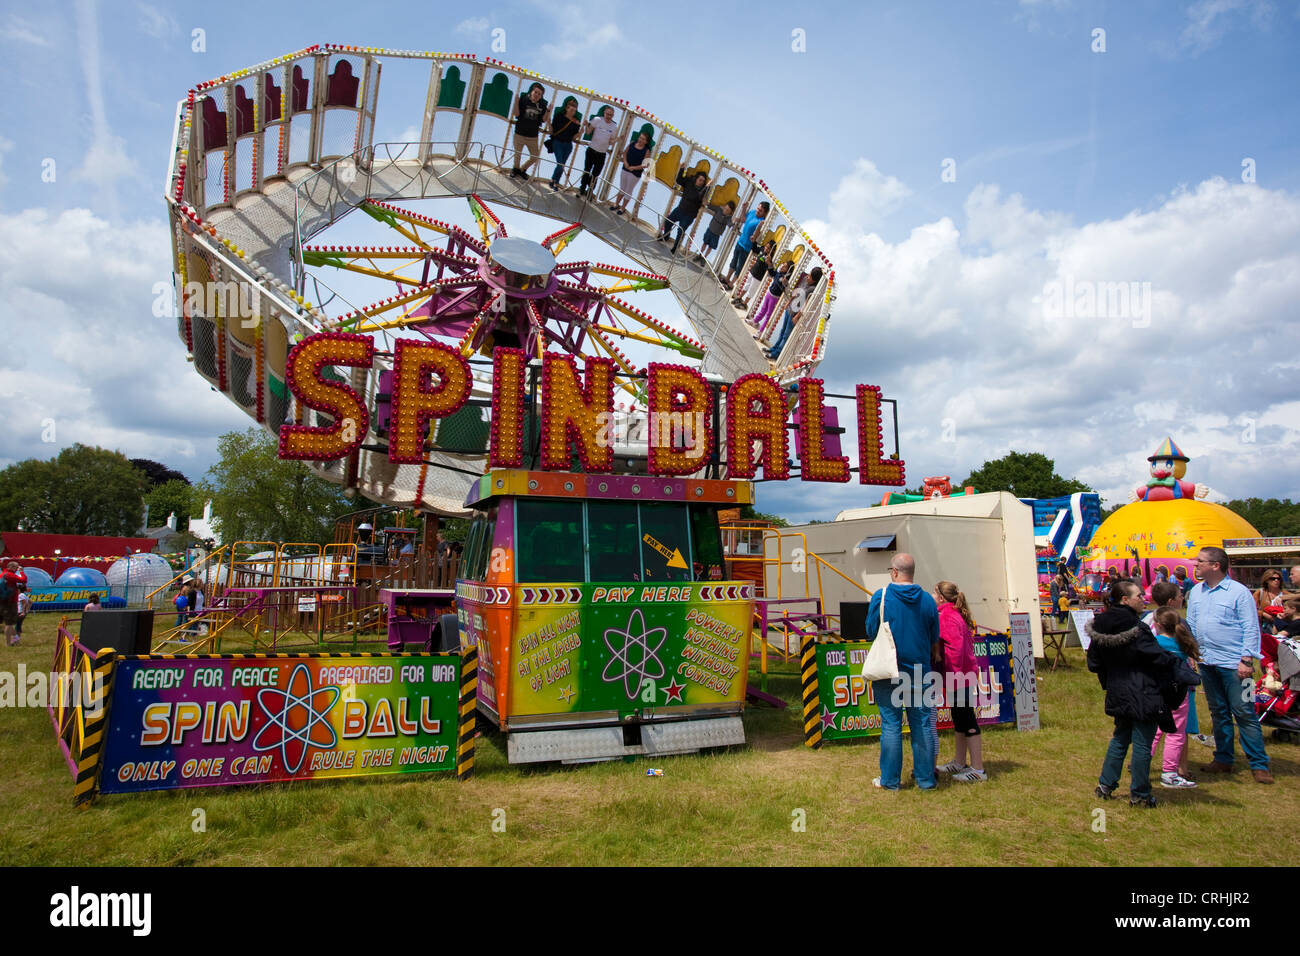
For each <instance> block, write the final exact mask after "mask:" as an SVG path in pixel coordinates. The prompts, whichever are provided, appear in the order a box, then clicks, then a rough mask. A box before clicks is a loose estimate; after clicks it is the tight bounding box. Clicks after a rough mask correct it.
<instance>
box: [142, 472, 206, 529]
mask: <svg viewBox="0 0 1300 956" xmlns="http://www.w3.org/2000/svg"><path fill="white" fill-rule="evenodd" d="M144 503H145V504H146V505H148V506H149V524H150V526H151V527H154V528H158V527H161V526H162V525H164V524H166V523H167V518H168V516H169V515H172V514H175V515H176V530H177V531H185V530H186V529H187V528H189V525H190V515H191V514H192V513H193V510H194V489H193V488H191V487H190V483H189V482H188V481H177V480H176V479H175V478H173V479H171V480H170V481H166V482H163V483H162V484H161V485H155V486H154V488H153V490H152V491H150V492H149V493H147V494H146V495H145V496H144Z"/></svg>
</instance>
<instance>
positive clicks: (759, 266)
mask: <svg viewBox="0 0 1300 956" xmlns="http://www.w3.org/2000/svg"><path fill="white" fill-rule="evenodd" d="M775 255H776V243H775V242H774V241H772V240H771V239H769V240H767V242H765V243H763V248H762V250H761V251H760V252H758V253H756V254H755V255H754V264H753V265H752V266H750V267H749V277H750V278H751V279H753V280H754V288H758V287H759V286H760V285H762V284H763V276H765V275H767V270H768V269H771V268H772V257H773V256H775ZM731 304H732V305H734V306H737V307H738V308H739V309H740V311H742V312H748V311H749V300H748V299H746V298H745V295H744V293H743V292H738V293H736V294H735V295H733V296H732V297H731Z"/></svg>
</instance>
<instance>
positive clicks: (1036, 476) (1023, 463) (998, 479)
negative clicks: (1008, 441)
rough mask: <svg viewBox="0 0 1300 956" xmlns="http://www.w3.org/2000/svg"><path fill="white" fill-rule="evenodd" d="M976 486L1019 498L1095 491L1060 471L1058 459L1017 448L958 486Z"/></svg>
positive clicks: (975, 472)
mask: <svg viewBox="0 0 1300 956" xmlns="http://www.w3.org/2000/svg"><path fill="white" fill-rule="evenodd" d="M967 485H973V486H974V488H975V490H976V491H979V492H987V491H1009V492H1011V493H1012V494H1013V495H1015V496H1016V497H1017V498H1058V497H1060V496H1061V495H1072V494H1074V493H1075V492H1077V491H1085V492H1086V491H1092V489H1091V488H1089V487H1088V486H1087V485H1085V484H1084V483H1083V482H1081V481H1076V480H1075V479H1073V478H1062V477H1061V476H1060V475H1058V474H1057V473H1056V462H1055V461H1054V460H1053V459H1051V458H1048V457H1047V456H1046V455H1043V454H1040V453H1039V452H1036V451H1034V452H1020V451H1013V452H1010V453H1009V454H1007V455H1004V456H1003V457H1002V458H996V459H994V460H993V461H986V462H984V464H982V465H980V466H979V467H978V468H976V469H975V470H974V471H973V472H971V473H970V477H969V478H967V479H966V480H965V481H963V482H961V484H960V485H959V486H958V487H962V488H964V487H966V486H967Z"/></svg>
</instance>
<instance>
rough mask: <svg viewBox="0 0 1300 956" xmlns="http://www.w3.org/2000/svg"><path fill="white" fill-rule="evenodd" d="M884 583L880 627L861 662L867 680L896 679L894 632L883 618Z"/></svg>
mask: <svg viewBox="0 0 1300 956" xmlns="http://www.w3.org/2000/svg"><path fill="white" fill-rule="evenodd" d="M888 590H889V585H888V584H886V585H885V586H884V587H883V588H881V589H880V627H879V629H878V630H877V631H876V639H875V640H874V641H873V642H872V643H871V650H869V651H867V659H866V660H865V661H863V662H862V676H863V677H864V678H865V679H867V680H898V648H897V647H895V646H894V632H893V630H892V629H891V628H890V626H889V622H888V621H886V620H885V592H886V591H888Z"/></svg>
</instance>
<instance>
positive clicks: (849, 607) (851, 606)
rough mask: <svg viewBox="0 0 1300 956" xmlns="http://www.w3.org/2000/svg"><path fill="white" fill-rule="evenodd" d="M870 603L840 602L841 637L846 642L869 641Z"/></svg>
mask: <svg viewBox="0 0 1300 956" xmlns="http://www.w3.org/2000/svg"><path fill="white" fill-rule="evenodd" d="M868 604H870V602H869V601H841V602H840V637H842V638H843V639H844V640H846V641H865V640H866V639H867V606H868Z"/></svg>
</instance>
